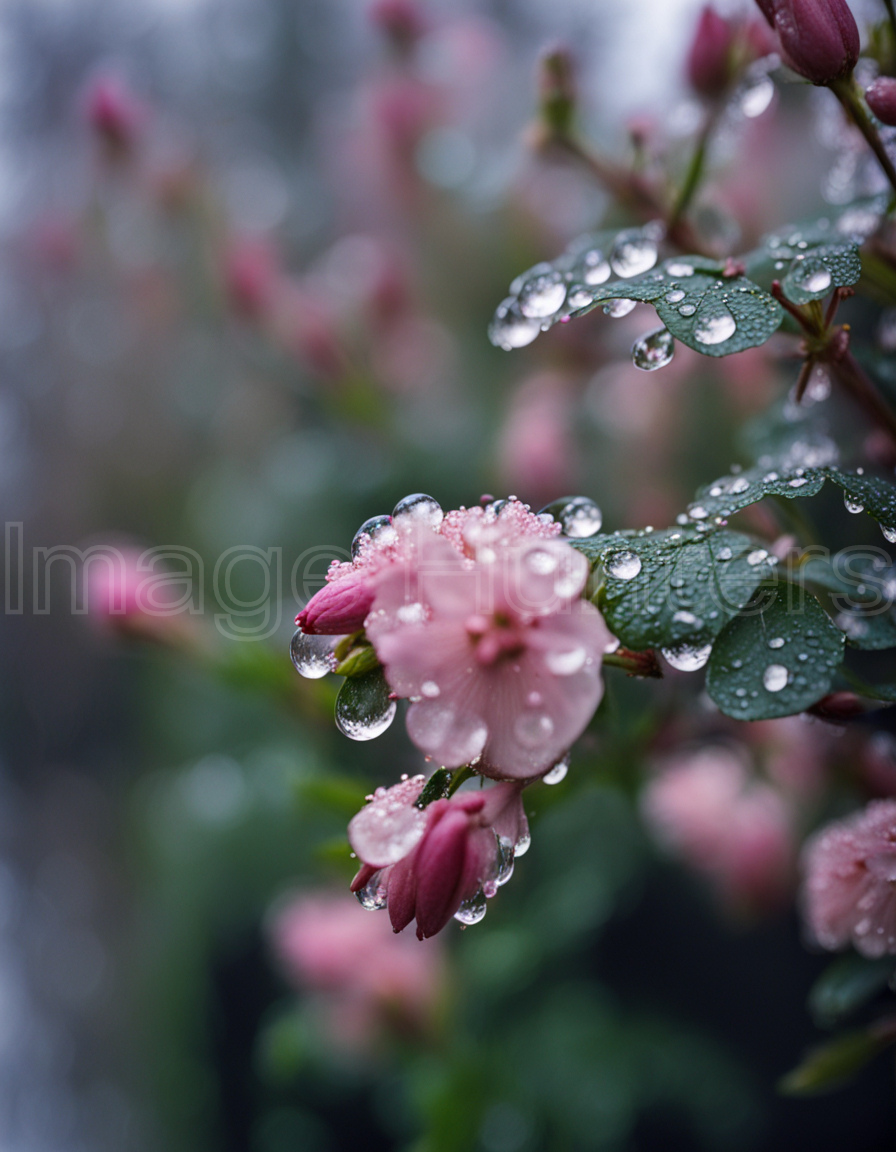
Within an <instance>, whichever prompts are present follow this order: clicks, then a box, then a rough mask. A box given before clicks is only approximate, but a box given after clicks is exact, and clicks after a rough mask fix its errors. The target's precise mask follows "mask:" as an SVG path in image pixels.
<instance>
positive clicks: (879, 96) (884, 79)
mask: <svg viewBox="0 0 896 1152" xmlns="http://www.w3.org/2000/svg"><path fill="white" fill-rule="evenodd" d="M865 102H866V103H867V105H868V107H869V108H870V109H871V111H872V112H873V113H874V115H875V116H876V117H877V118H878V120H880V122H881V124H889V125H890V126H893V125H896V80H894V79H893V77H892V76H879V77H878V78H877V79H876V80H875V81H874V83H873V84H869V85H868V87H867V88H866V89H865Z"/></svg>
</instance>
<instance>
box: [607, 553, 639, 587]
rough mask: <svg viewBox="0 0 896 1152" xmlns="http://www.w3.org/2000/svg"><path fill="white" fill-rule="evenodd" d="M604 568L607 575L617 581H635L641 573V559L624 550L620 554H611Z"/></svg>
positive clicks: (635, 554)
mask: <svg viewBox="0 0 896 1152" xmlns="http://www.w3.org/2000/svg"><path fill="white" fill-rule="evenodd" d="M604 567H605V568H606V570H607V574H608V575H609V576H612V577H614V579H616V580H634V578H635V577H636V576H637V575H638V573H639V572H640V571H641V557H640V556H638V555H637V553H635V552H631V551H629V550H628V549H627V548H623V549H620V551H619V552H611V553H610V555H609V556H608V557H607V559H606V561H605V564H604Z"/></svg>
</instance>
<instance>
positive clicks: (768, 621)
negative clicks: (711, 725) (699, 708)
mask: <svg viewBox="0 0 896 1152" xmlns="http://www.w3.org/2000/svg"><path fill="white" fill-rule="evenodd" d="M843 643H844V641H843V634H842V633H841V632H839V631H838V630H837V629H836V628H835V627H834V625H833V624H832V623H831V621H830V619H829V618H828V616H827V615H826V613H825V612H824V610H823V609H822V607H821V605H820V604H819V603H818V601H817V600H816V599H815V597H814V596H812V595H810V594H809V593H807V592H806V591H805V589H802V588H799V587H797V586H796V585H792V584H782V585H778V586H775V587H771V586H769V587H765V588H763V589H761V591H760V593H759V595H758V596H757V597H756V599H755V600H754V601H753V602H752V603H751V604H750V605H749V607H748V609H747V611H746V612H744V613H742V614H741V615H739V616H738V617H737V618H736V619H734V620H732V621H731V623H730V624H728V625H727V627H726V628H725V629H724V630H723V631H722V633H721V634H720V635H719V637H718V639H717V640H716V642H715V644H714V646H713V650H712V655H711V657H710V660H709V670H708V674H707V679H706V687H707V691H708V692H709V695H710V696H711V697H712V699H713V700H714V701H715V702H716V704H718V706H719V708H720V709H721V710H722V711H723V712H724V713H725V714H726V715H728V716H734V717H736V718H737V719H739V720H769V719H772V718H773V717H776V716H790V715H792V714H793V713H795V712H802V711H803V710H804V709H805V708H808V707H810V706H811V705H812V704H815V703H816V702H817V701H818V700H820V699H821V697H822V696H824V695H825V694H826V693H827V692H828V691H829V689H830V686H831V681H832V679H833V675H834V671H835V669H836V668H837V666H838V665H839V664H840V662H841V661H842V659H843Z"/></svg>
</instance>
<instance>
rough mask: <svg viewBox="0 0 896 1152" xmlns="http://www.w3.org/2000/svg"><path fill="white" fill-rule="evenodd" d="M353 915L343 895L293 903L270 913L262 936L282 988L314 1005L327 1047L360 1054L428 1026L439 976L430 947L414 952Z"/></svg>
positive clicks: (376, 923)
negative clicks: (269, 945) (308, 998)
mask: <svg viewBox="0 0 896 1152" xmlns="http://www.w3.org/2000/svg"><path fill="white" fill-rule="evenodd" d="M357 912H358V909H357V905H355V903H354V901H353V900H352V899H351V897H348V896H347V895H342V894H339V893H335V892H328V891H322V892H315V893H309V894H306V895H301V896H297V897H294V898H292V899H290V900H289V901H288V902H286V903H284V904H283V906H282V907H281V908H280V909H279V911H277V912H276V914H275V915H274V917H273V919H272V923H271V932H270V935H271V942H272V945H273V949H274V952H275V954H276V957H277V959H278V961H279V963H280V965H281V967H282V969H283V971H284V974H285V975H286V977H287V978H288V979H289V981H290V983H292V984H293V985H294V986H295V987H296V988H297V989H299V990H301V991H302V992H305V993H307V994H310V995H311V996H314V997H316V998H317V1002H318V1005H319V1007H320V1008H321V1010H322V1020H323V1026H324V1028H325V1030H326V1032H327V1034H328V1036H329V1038H330V1040H331V1041H332V1042H333V1043H334V1044H335V1045H336V1046H337V1047H339V1048H344V1049H348V1050H354V1051H358V1050H361V1051H363V1050H367V1049H369V1048H371V1047H372V1046H373V1045H374V1044H375V1043H376V1042H377V1041H378V1040H379V1039H381V1038H383V1037H384V1036H387V1035H395V1034H399V1035H401V1034H405V1033H409V1032H410V1033H417V1034H419V1033H420V1032H422V1031H425V1030H427V1029H428V1028H429V1027H430V1026H431V1025H432V1023H433V1019H434V1015H435V1013H436V1010H437V1007H438V1000H439V995H440V990H441V987H442V983H443V970H442V959H441V953H440V951H439V949H438V947H437V946H436V945H435V944H430V945H429V946H428V947H426V948H419V947H414V946H413V943H412V941H411V940H409V939H407V938H405V937H396V936H395V935H393V934H392V933H391V932H390V931H389V930H388V926H387V925H386V924H385V923H384V922H383V921H382V920H381V919H380V918H379V917H374V916H359V915H358V914H357Z"/></svg>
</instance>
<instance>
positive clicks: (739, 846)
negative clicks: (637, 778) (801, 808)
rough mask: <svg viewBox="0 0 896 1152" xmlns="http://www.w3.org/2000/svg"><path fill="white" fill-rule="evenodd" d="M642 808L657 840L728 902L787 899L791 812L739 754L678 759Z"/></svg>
mask: <svg viewBox="0 0 896 1152" xmlns="http://www.w3.org/2000/svg"><path fill="white" fill-rule="evenodd" d="M641 810H642V812H643V814H644V818H645V820H646V821H647V823H648V825H649V826H650V827H651V828H652V829H653V831H654V833H655V834H656V836H657V838H658V839H659V840H660V841H661V842H662V843H663V844H665V845H666V846H667V847H668V848H669V849H671V850H672V851H673V852H674V853H675V854H677V855H679V856H680V857H682V859H684V860H685V861H686V862H687V863H688V864H690V866H691V867H692V868H694V869H695V870H696V871H697V872H700V873H702V874H703V875H704V876H705V877H706V878H707V879H709V880H710V881H711V882H712V883H713V885H714V886H715V888H716V889H717V891H718V892H719V894H720V896H721V897H722V898H723V900H724V901H725V902H726V903H729V904H732V905H734V906H735V907H742V908H747V909H750V910H759V909H761V908H764V907H767V906H769V905H774V904H776V903H777V902H778V901H779V900H780V899H781V897H782V896H783V895H785V893H786V891H787V887H788V883H789V877H790V872H791V863H792V854H793V848H792V833H791V826H790V816H789V813H788V810H787V806H786V804H785V803H784V800H783V799H782V797H781V796H780V795H779V794H778V793H777V792H776V791H775V790H774V789H773V788H771V787H770V786H769V785H768V784H762V783H759V782H758V781H756V780H755V779H753V778H752V776H751V774H750V773H749V771H748V769H747V768H746V766H745V764H744V762H743V760H742V759H741V758H740V756H738V754H737V753H736V752H735V751H734V750H732V749H729V748H725V747H715V748H713V747H707V748H703V749H701V750H700V751H698V752H696V753H693V754H690V755H688V756H685V757H682V758H680V759H678V760H677V761H676V762H675V763H673V764H672V766H671V767H668V768H666V769H664V770H663V771H662V772H661V773H660V774H659V775H658V776H656V777H655V778H654V779H653V780H651V781H650V783H649V784H648V785H647V787H646V788H645V789H644V792H643V794H642V797H641Z"/></svg>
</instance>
